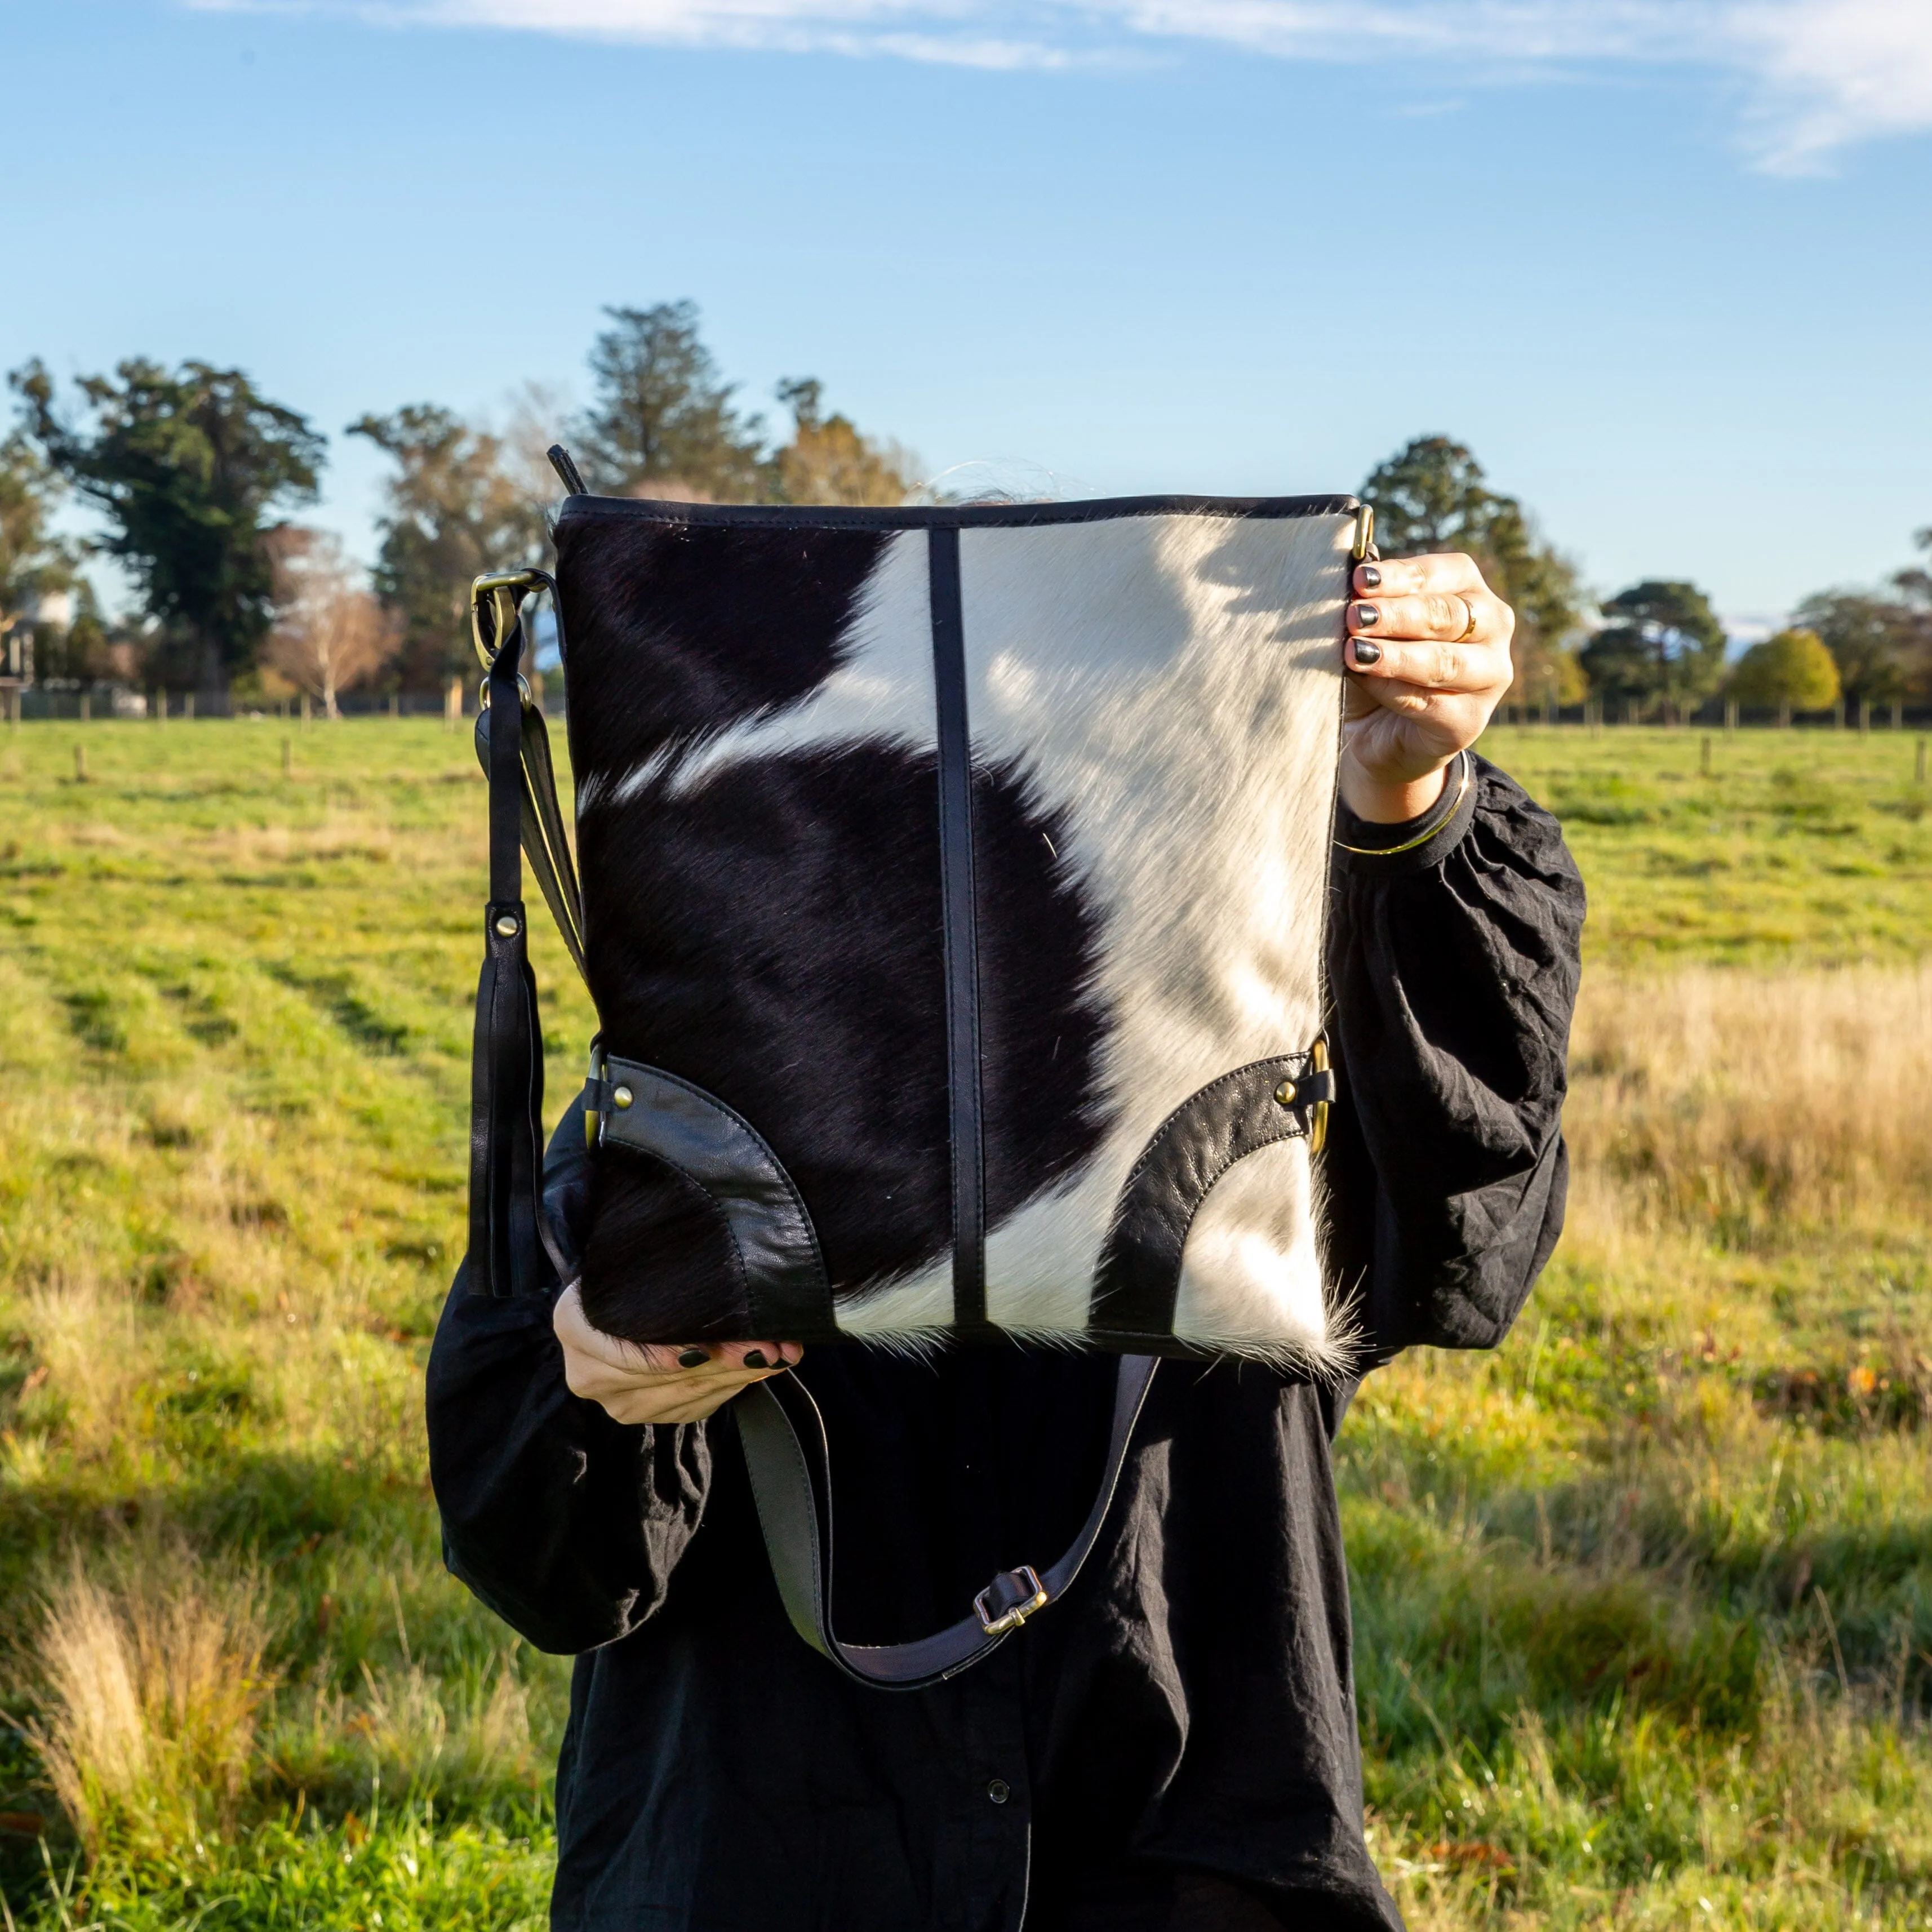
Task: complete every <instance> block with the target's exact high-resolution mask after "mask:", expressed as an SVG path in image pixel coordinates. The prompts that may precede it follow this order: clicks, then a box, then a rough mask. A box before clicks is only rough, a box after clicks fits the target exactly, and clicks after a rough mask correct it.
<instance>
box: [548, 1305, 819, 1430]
mask: <svg viewBox="0 0 1932 1932" xmlns="http://www.w3.org/2000/svg"><path fill="white" fill-rule="evenodd" d="M550 1320H551V1325H552V1326H553V1327H554V1328H555V1329H556V1339H557V1340H558V1341H559V1342H560V1343H562V1345H563V1379H564V1380H565V1382H568V1384H569V1385H570V1392H571V1394H572V1395H580V1396H583V1397H586V1398H587V1399H588V1400H590V1401H592V1402H594V1403H601V1405H602V1406H603V1408H604V1409H605V1411H606V1412H607V1413H608V1414H609V1415H610V1417H611V1418H612V1419H613V1421H617V1422H631V1423H636V1422H702V1421H703V1420H704V1418H706V1416H707V1415H709V1414H710V1413H711V1412H712V1410H713V1409H719V1408H721V1407H722V1406H724V1404H725V1403H727V1402H729V1401H730V1399H731V1398H732V1397H733V1396H734V1395H736V1394H737V1393H738V1391H739V1390H740V1389H745V1388H750V1387H751V1385H752V1383H754V1382H763V1380H764V1379H765V1378H766V1376H775V1375H777V1374H778V1373H780V1372H781V1370H785V1369H788V1368H790V1367H791V1366H792V1365H793V1363H795V1362H797V1361H802V1359H803V1358H804V1355H805V1351H804V1350H803V1349H801V1348H800V1347H799V1346H798V1344H797V1343H796V1342H712V1343H697V1342H694V1343H691V1345H690V1346H688V1348H674V1347H650V1346H646V1345H645V1344H643V1343H638V1342H620V1341H619V1340H617V1338H616V1336H614V1335H606V1334H604V1333H602V1332H601V1331H600V1330H598V1329H595V1328H592V1327H591V1325H590V1324H589V1322H588V1321H587V1320H586V1319H585V1318H584V1313H583V1303H582V1302H581V1301H579V1300H578V1299H577V1290H576V1289H574V1288H569V1289H565V1291H564V1292H563V1293H562V1295H559V1296H558V1297H557V1302H556V1310H554V1312H553V1314H552V1316H551V1318H550Z"/></svg>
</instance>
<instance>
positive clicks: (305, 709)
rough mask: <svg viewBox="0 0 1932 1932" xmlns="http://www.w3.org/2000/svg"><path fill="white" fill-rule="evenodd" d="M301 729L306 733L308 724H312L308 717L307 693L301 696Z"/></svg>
mask: <svg viewBox="0 0 1932 1932" xmlns="http://www.w3.org/2000/svg"><path fill="white" fill-rule="evenodd" d="M311 722H312V720H311V716H310V712H309V703H308V692H307V691H304V692H303V693H302V729H303V730H305V731H306V730H308V727H309V725H310V724H311Z"/></svg>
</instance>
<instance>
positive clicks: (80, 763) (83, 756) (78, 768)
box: [74, 745, 87, 784]
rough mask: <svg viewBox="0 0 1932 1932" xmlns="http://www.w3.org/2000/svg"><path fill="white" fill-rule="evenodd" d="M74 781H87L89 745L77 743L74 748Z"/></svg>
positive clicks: (77, 782)
mask: <svg viewBox="0 0 1932 1932" xmlns="http://www.w3.org/2000/svg"><path fill="white" fill-rule="evenodd" d="M86 782H87V747H86V745H75V747H74V783H75V784H86Z"/></svg>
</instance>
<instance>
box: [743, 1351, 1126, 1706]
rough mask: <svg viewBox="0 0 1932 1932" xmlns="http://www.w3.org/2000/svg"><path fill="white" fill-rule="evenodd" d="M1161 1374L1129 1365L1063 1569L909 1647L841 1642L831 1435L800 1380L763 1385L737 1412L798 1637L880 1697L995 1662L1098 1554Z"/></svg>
mask: <svg viewBox="0 0 1932 1932" xmlns="http://www.w3.org/2000/svg"><path fill="white" fill-rule="evenodd" d="M1157 1366H1158V1364H1157V1362H1156V1361H1155V1359H1154V1358H1153V1357H1152V1356H1151V1355H1123V1356H1122V1357H1121V1358H1120V1377H1119V1380H1118V1382H1117V1383H1116V1385H1115V1392H1114V1416H1113V1424H1112V1428H1111V1430H1109V1436H1108V1442H1107V1457H1106V1463H1105V1464H1104V1465H1103V1467H1102V1469H1101V1474H1100V1489H1099V1491H1098V1493H1097V1494H1096V1495H1095V1496H1094V1507H1093V1508H1091V1510H1090V1511H1088V1514H1087V1520H1086V1521H1085V1523H1082V1525H1081V1526H1080V1533H1079V1535H1078V1536H1076V1538H1074V1539H1073V1542H1072V1544H1070V1546H1069V1547H1068V1548H1067V1550H1066V1552H1065V1553H1064V1555H1063V1556H1061V1559H1060V1560H1059V1561H1058V1562H1057V1563H1055V1564H1054V1565H1052V1566H1051V1567H1050V1568H1048V1569H1046V1570H1042V1571H1036V1570H1034V1569H1033V1568H1031V1566H1030V1565H1022V1567H1021V1568H1019V1569H1018V1570H1006V1571H1001V1573H1000V1574H999V1575H998V1576H997V1577H995V1578H994V1579H993V1580H992V1582H991V1583H989V1584H988V1585H987V1586H986V1589H983V1590H982V1591H981V1592H980V1594H979V1595H978V1597H977V1598H975V1599H974V1607H973V1612H974V1613H973V1615H972V1616H970V1617H964V1618H962V1619H960V1621H959V1622H958V1623H956V1624H953V1625H949V1626H948V1627H947V1628H946V1629H944V1630H942V1631H937V1632H935V1634H933V1635H932V1636H931V1637H920V1638H918V1639H916V1640H915V1641H913V1642H912V1643H892V1644H850V1643H841V1641H840V1640H839V1639H838V1636H837V1635H836V1634H835V1632H834V1631H833V1630H832V1488H831V1482H830V1474H829V1469H828V1466H827V1463H826V1447H825V1424H824V1422H823V1419H822V1418H820V1415H819V1412H818V1405H817V1403H814V1401H813V1400H812V1399H811V1393H810V1391H808V1390H807V1389H806V1388H805V1385H803V1384H802V1382H799V1381H798V1380H797V1379H796V1377H794V1376H774V1377H772V1379H771V1380H770V1381H769V1382H757V1383H754V1384H753V1385H752V1386H751V1388H748V1389H747V1390H746V1391H745V1393H744V1394H742V1395H741V1396H740V1397H738V1399H737V1400H736V1402H734V1403H733V1404H732V1405H731V1413H732V1415H733V1416H734V1417H735V1418H736V1421H737V1424H738V1439H739V1442H741V1443H742V1445H744V1450H745V1467H746V1468H747V1469H748V1470H749V1471H750V1472H751V1493H752V1496H754V1499H756V1501H757V1508H758V1526H759V1528H760V1530H761V1531H762V1532H763V1535H764V1539H765V1550H766V1554H767V1555H768V1556H769V1558H770V1559H771V1565H772V1577H774V1578H775V1580H776V1581H777V1583H778V1595H779V1597H780V1598H781V1600H782V1601H783V1602H784V1607H785V1614H786V1615H787V1616H788V1617H790V1619H791V1623H792V1628H793V1629H794V1630H796V1631H797V1632H798V1634H799V1636H800V1637H802V1638H804V1640H805V1642H806V1643H808V1644H810V1645H811V1647H812V1649H814V1650H815V1651H817V1652H818V1653H819V1655H820V1656H822V1657H825V1658H829V1659H830V1661H832V1663H833V1664H836V1665H837V1666H838V1668H839V1669H840V1670H842V1671H844V1673H845V1674H846V1676H848V1677H851V1678H855V1679H857V1681H858V1682H859V1683H861V1684H866V1685H871V1686H872V1687H873V1688H874V1689H877V1690H883V1691H918V1690H922V1689H924V1688H926V1686H927V1685H932V1684H937V1683H939V1682H941V1681H942V1680H943V1679H946V1678H948V1677H956V1676H958V1675H959V1673H960V1672H961V1671H962V1670H967V1669H969V1668H970V1667H971V1666H972V1665H974V1664H977V1663H978V1662H980V1660H981V1659H982V1658H986V1657H988V1656H990V1655H992V1652H994V1651H995V1650H997V1649H998V1648H999V1646H1001V1644H1002V1643H1004V1642H1005V1641H1006V1640H1007V1638H1008V1637H1010V1636H1011V1635H1012V1634H1013V1632H1014V1631H1016V1630H1018V1629H1019V1628H1021V1626H1022V1625H1024V1624H1025V1622H1027V1620H1028V1618H1030V1617H1032V1616H1036V1615H1037V1614H1038V1613H1039V1612H1040V1611H1041V1610H1045V1609H1046V1607H1047V1606H1048V1605H1049V1604H1052V1603H1055V1602H1057V1601H1058V1600H1059V1598H1061V1597H1063V1596H1064V1595H1066V1594H1067V1591H1068V1590H1069V1589H1070V1588H1071V1587H1072V1586H1073V1580H1074V1579H1075V1578H1076V1577H1078V1576H1079V1574H1080V1571H1081V1567H1082V1565H1084V1564H1085V1562H1086V1561H1087V1559H1088V1557H1089V1556H1091V1554H1092V1553H1093V1550H1094V1544H1096V1543H1097V1542H1098V1541H1100V1531H1101V1529H1102V1527H1103V1526H1104V1525H1105V1523H1106V1520H1107V1512H1108V1511H1109V1508H1111V1506H1112V1503H1113V1500H1114V1493H1115V1490H1117V1489H1118V1487H1120V1481H1121V1470H1122V1469H1123V1468H1124V1466H1125V1465H1126V1463H1127V1451H1128V1448H1129V1447H1130V1445H1131V1444H1132V1442H1133V1433H1134V1424H1135V1423H1136V1421H1138V1420H1139V1416H1140V1412H1141V1408H1142V1404H1143V1403H1145V1401H1146V1400H1147V1394H1148V1388H1149V1387H1150V1385H1151V1384H1152V1382H1153V1381H1154V1370H1155V1369H1156V1367H1157Z"/></svg>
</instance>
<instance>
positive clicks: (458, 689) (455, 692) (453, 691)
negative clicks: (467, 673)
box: [443, 677, 463, 731]
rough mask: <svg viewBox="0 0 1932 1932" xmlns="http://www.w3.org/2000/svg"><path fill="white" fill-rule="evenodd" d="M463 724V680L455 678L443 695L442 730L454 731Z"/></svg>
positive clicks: (450, 681) (451, 680)
mask: <svg viewBox="0 0 1932 1932" xmlns="http://www.w3.org/2000/svg"><path fill="white" fill-rule="evenodd" d="M462 721H463V680H462V679H460V677H453V678H452V679H450V680H449V689H448V690H447V691H445V692H444V693H443V729H444V730H446V731H454V730H455V729H456V727H458V725H459V724H461V723H462Z"/></svg>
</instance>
